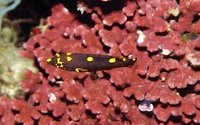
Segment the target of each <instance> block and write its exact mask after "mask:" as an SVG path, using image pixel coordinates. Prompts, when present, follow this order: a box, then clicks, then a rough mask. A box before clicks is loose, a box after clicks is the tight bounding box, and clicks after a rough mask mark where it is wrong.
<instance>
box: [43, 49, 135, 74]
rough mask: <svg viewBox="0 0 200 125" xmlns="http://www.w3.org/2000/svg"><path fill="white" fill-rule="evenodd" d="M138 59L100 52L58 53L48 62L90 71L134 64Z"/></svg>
mask: <svg viewBox="0 0 200 125" xmlns="http://www.w3.org/2000/svg"><path fill="white" fill-rule="evenodd" d="M136 60H137V58H132V59H127V58H122V59H119V58H117V57H114V56H108V55H99V54H84V53H66V54H65V53H56V55H55V56H54V57H52V58H48V59H47V60H46V62H47V63H48V64H50V65H53V66H56V67H58V68H61V69H64V70H68V71H76V72H89V71H97V70H109V69H112V68H117V67H126V66H132V65H133V64H134V63H135V61H136Z"/></svg>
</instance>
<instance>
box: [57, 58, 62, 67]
mask: <svg viewBox="0 0 200 125" xmlns="http://www.w3.org/2000/svg"><path fill="white" fill-rule="evenodd" d="M56 67H60V68H62V67H63V62H62V61H61V60H60V58H57V63H56Z"/></svg>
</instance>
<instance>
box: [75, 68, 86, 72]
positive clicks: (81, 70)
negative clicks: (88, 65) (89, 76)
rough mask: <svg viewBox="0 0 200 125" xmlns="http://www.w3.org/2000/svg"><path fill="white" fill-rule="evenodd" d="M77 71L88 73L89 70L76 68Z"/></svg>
mask: <svg viewBox="0 0 200 125" xmlns="http://www.w3.org/2000/svg"><path fill="white" fill-rule="evenodd" d="M75 71H76V72H87V71H88V70H87V69H84V68H76V69H75Z"/></svg>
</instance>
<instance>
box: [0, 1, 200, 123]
mask: <svg viewBox="0 0 200 125" xmlns="http://www.w3.org/2000/svg"><path fill="white" fill-rule="evenodd" d="M115 2H116V1H115V0H113V1H98V4H94V5H93V6H92V5H90V6H89V5H88V6H87V3H83V2H82V1H79V2H78V4H79V5H78V7H79V8H78V9H77V10H81V12H80V14H76V13H72V12H69V11H68V9H67V8H65V7H64V5H62V4H59V5H56V6H54V7H53V8H52V15H51V16H49V17H48V18H47V20H46V25H47V26H48V28H46V29H45V30H44V29H42V30H41V31H40V29H39V28H35V29H34V30H33V36H32V38H30V39H29V40H28V42H27V43H26V44H24V48H25V50H24V51H22V52H21V55H22V56H24V57H29V58H31V59H33V60H35V65H36V66H37V67H38V68H39V69H40V72H39V73H37V74H35V73H32V72H31V71H29V70H28V71H26V73H25V75H26V79H25V80H24V81H21V82H20V86H21V87H22V89H23V91H24V92H26V93H27V96H26V97H25V98H20V99H15V100H9V99H8V98H1V103H0V114H1V123H3V124H5V123H8V122H9V123H10V124H15V123H24V124H26V125H29V124H33V123H35V124H41V125H43V124H52V125H58V124H73V125H76V124H83V125H84V124H85V125H88V124H92V125H93V124H102V125H108V124H113V125H116V124H119V125H121V124H126V125H130V124H133V125H140V124H141V125H143V124H152V125H156V124H170V125H172V124H200V95H199V93H200V77H199V76H200V69H199V65H200V63H199V60H200V57H199V52H200V51H199V50H200V44H199V43H200V38H199V33H200V20H199V19H200V8H199V7H200V2H199V1H197V0H190V1H188V0H180V1H176V0H130V1H126V2H123V3H120V6H119V7H118V6H117V5H118V4H115ZM56 52H64V53H67V52H79V53H91V54H107V55H112V56H116V57H119V58H120V57H128V58H131V57H137V59H138V60H137V61H136V63H135V64H134V66H132V67H121V68H115V69H111V70H106V71H97V72H95V73H90V72H83V73H76V72H73V71H67V70H62V69H59V68H56V67H54V66H50V65H48V64H47V63H46V59H47V58H49V57H52V56H53V55H54V54H55V53H56ZM99 65H100V64H99ZM9 119H10V120H9Z"/></svg>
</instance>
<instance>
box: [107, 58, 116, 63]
mask: <svg viewBox="0 0 200 125" xmlns="http://www.w3.org/2000/svg"><path fill="white" fill-rule="evenodd" d="M108 62H109V63H115V62H116V58H110V59H109V61H108Z"/></svg>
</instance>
